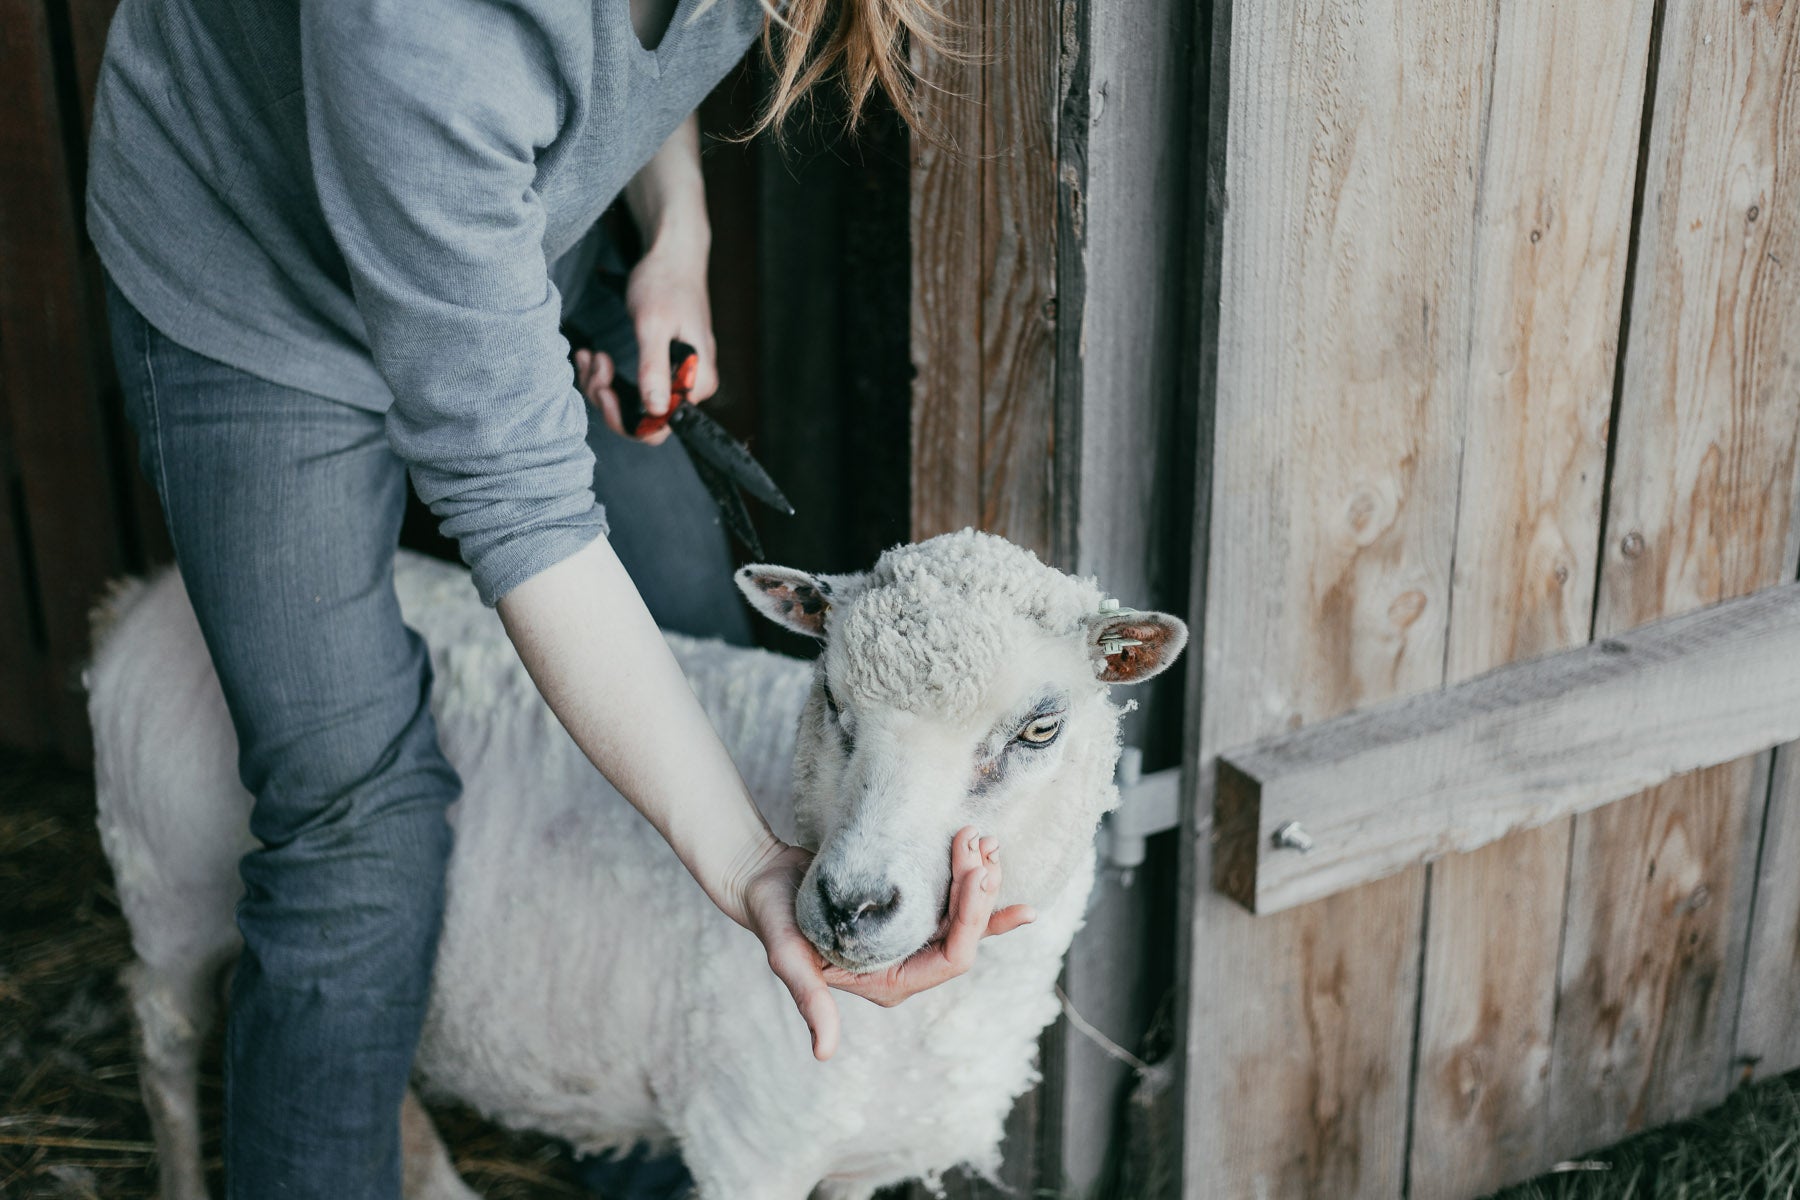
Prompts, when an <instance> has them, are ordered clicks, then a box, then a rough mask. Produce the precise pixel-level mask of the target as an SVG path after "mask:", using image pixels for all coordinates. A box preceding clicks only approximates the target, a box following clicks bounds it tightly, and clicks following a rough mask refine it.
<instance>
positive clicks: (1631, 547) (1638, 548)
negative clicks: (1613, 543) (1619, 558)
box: [1619, 529, 1644, 558]
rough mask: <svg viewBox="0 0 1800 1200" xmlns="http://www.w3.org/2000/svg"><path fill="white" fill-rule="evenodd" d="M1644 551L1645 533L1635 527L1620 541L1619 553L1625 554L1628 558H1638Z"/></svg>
mask: <svg viewBox="0 0 1800 1200" xmlns="http://www.w3.org/2000/svg"><path fill="white" fill-rule="evenodd" d="M1643 552H1644V535H1643V534H1641V533H1639V532H1638V531H1637V530H1635V529H1634V530H1632V531H1631V532H1630V533H1628V534H1626V535H1625V537H1624V538H1623V539H1622V540H1621V541H1620V542H1619V553H1621V554H1623V555H1624V556H1625V557H1626V558H1636V557H1637V556H1638V555H1640V554H1642V553H1643Z"/></svg>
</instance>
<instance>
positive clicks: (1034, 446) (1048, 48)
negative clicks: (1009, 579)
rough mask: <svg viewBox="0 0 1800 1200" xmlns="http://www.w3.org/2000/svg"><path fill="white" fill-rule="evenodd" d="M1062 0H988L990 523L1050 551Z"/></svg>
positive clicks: (984, 510)
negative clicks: (1055, 0) (1022, 0)
mask: <svg viewBox="0 0 1800 1200" xmlns="http://www.w3.org/2000/svg"><path fill="white" fill-rule="evenodd" d="M1059 15H1060V14H1059V11H1058V8H1057V7H1053V6H1050V5H1020V4H1007V3H1002V2H1000V0H988V3H987V14H986V21H987V23H988V28H989V30H990V33H989V36H990V37H991V38H992V42H991V46H992V55H993V61H992V63H991V64H990V65H989V67H988V69H987V71H986V78H987V84H986V87H985V89H984V90H985V92H986V94H987V103H986V104H984V105H983V106H982V110H981V112H982V123H983V137H982V144H983V146H984V159H985V161H984V162H983V164H982V171H981V178H982V187H981V212H982V235H981V242H982V260H983V278H982V284H981V293H980V299H981V525H982V527H983V528H984V529H990V530H992V531H993V532H995V533H999V534H1004V535H1005V536H1006V537H1008V538H1010V539H1011V540H1012V541H1014V542H1017V543H1018V544H1019V545H1021V546H1027V547H1029V548H1031V549H1033V550H1035V551H1037V552H1038V554H1040V555H1042V556H1046V557H1048V556H1049V555H1050V553H1051V549H1052V544H1051V543H1052V534H1051V524H1052V511H1053V510H1052V502H1053V497H1052V492H1051V472H1050V465H1051V448H1052V446H1053V445H1054V439H1055V429H1056V420H1055V402H1056V383H1055V375H1056V238H1055V235H1054V230H1055V229H1056V212H1057V185H1056V151H1057V145H1056V142H1057V138H1056V115H1057V108H1058V102H1059V99H1060V97H1059V95H1058V89H1057V83H1058V80H1057V69H1058V63H1059V60H1060V53H1061V48H1062V37H1061V22H1060V21H1059V20H1058V17H1059Z"/></svg>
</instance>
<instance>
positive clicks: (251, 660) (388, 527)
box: [108, 291, 459, 1200]
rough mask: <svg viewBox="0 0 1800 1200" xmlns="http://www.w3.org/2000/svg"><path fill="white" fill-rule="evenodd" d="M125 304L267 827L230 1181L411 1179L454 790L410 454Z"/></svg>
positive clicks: (129, 367)
mask: <svg viewBox="0 0 1800 1200" xmlns="http://www.w3.org/2000/svg"><path fill="white" fill-rule="evenodd" d="M108 310H109V314H110V316H111V320H112V329H113V337H114V349H115V356H116V360H117V363H118V369H119V374H120V378H121V381H122V383H123V385H124V390H125V396H126V407H127V412H128V414H129V415H130V417H131V420H132V422H133V424H134V425H135V426H136V427H137V429H138V433H139V437H140V439H141V445H142V448H143V457H144V465H145V468H146V471H147V472H148V473H149V475H150V477H151V479H152V481H153V482H154V484H155V486H156V490H157V492H158V493H159V495H160V496H161V498H162V502H163V508H164V513H165V516H166V517H167V520H168V525H169V531H170V537H171V540H172V542H173V544H174V547H175V555H176V560H177V563H178V565H179V567H180V570H181V573H182V578H183V580H184V581H185V582H186V584H187V588H188V592H189V595H190V596H191V597H192V599H193V603H194V609H195V612H196V614H197V615H198V617H199V619H200V625H201V629H202V631H203V632H204V634H205V637H206V644H207V647H208V649H209V650H210V651H211V654H212V659H213V663H214V666H215V667H216V669H217V671H218V675H219V680H220V683H221V685H222V687H223V689H224V692H225V699H226V703H227V705H228V707H229V708H230V711H231V716H232V721H233V723H234V725H235V726H236V729H237V734H238V741H239V758H238V767H239V773H240V775H241V776H242V778H243V781H244V784H245V786H246V787H247V788H248V789H249V790H250V792H251V794H252V796H253V797H254V805H253V807H252V810H251V822H250V823H251V830H252V832H253V833H254V834H255V835H256V837H257V838H258V840H259V841H260V843H261V848H259V849H257V850H255V851H253V852H251V853H250V854H248V855H246V856H245V858H244V859H243V862H242V864H241V866H240V872H241V874H242V876H243V879H244V883H245V887H246V893H245V896H244V899H243V901H242V902H241V903H240V905H239V907H238V912H237V921H238V927H239V929H240V930H241V931H242V933H243V936H244V953H243V957H242V959H241V960H240V962H239V965H238V969H237V973H236V976H235V979H234V982H233V985H232V994H231V1006H230V1014H229V1019H228V1022H227V1028H226V1049H225V1082H226V1096H225V1102H226V1126H225V1160H226V1184H227V1193H228V1195H229V1196H230V1197H233V1198H234V1200H270V1198H273V1197H295V1198H313V1197H317V1198H319V1200H326V1198H330V1200H363V1198H368V1200H395V1198H397V1197H398V1196H399V1194H400V1156H399V1148H400V1138H399V1114H400V1104H401V1100H402V1097H403V1096H404V1093H405V1088H406V1083H407V1076H408V1073H409V1071H410V1069H411V1064H412V1057H413V1052H414V1049H415V1047H416V1045H417V1041H418V1036H419V1029H420V1026H421V1024H422V1022H423V1019H424V1011H425V1002H426V995H427V991H428V987H429V983H430V976H431V966H432V960H433V956H434V954H435V951H436V943H437V935H438V930H439V927H440V924H441V918H442V912H443V881H444V868H445V864H446V861H447V859H448V857H449V852H450V839H451V831H450V827H449V825H448V823H447V821H446V820H445V809H446V808H447V806H448V805H449V804H450V803H451V802H452V801H453V800H455V799H456V797H457V795H458V789H459V783H458V780H457V777H456V774H455V772H454V771H453V770H452V768H451V767H450V765H449V763H448V762H446V761H445V759H444V757H443V755H442V753H441V752H440V751H439V748H438V745H437V737H436V731H435V728H434V726H433V723H432V719H431V714H430V710H429V708H428V707H427V699H428V697H429V694H430V686H431V670H430V664H429V659H428V658H427V656H426V653H425V647H424V643H423V641H422V640H421V639H420V638H419V637H418V635H417V634H415V633H414V632H413V631H412V630H410V629H408V628H407V627H406V625H405V624H404V623H403V622H402V620H401V617H400V610H399V605H398V602H397V600H396V598H395V595H394V585H393V556H394V547H395V542H396V539H397V537H398V532H399V523H400V517H401V512H402V508H403V503H404V500H405V495H406V492H405V487H406V482H405V471H404V467H403V464H402V463H401V462H400V461H399V460H398V459H397V458H396V457H395V456H394V454H393V453H392V451H391V450H390V449H389V448H388V445H387V441H386V438H385V436H384V434H383V421H382V418H381V416H380V415H379V414H374V413H368V412H364V411H361V410H358V409H355V408H351V407H349V406H346V405H342V404H338V403H335V402H333V401H329V400H325V399H322V398H320V397H316V396H312V395H309V394H307V393H303V392H298V391H294V390H291V389H288V388H283V387H278V386H276V385H274V384H270V383H267V382H265V381H263V380H260V379H257V378H255V377H253V376H250V375H247V374H245V373H243V372H241V371H238V370H235V369H234V368H231V367H227V366H225V365H224V364H222V363H218V362H215V361H213V360H211V359H207V358H204V357H202V356H200V355H198V354H194V353H192V352H190V351H188V350H185V349H183V348H182V347H180V346H177V345H176V344H174V343H173V342H170V341H169V340H168V339H166V338H164V337H163V336H162V335H161V334H159V333H158V332H157V331H156V330H154V329H153V328H151V327H150V326H149V325H147V324H146V323H145V322H144V321H143V319H142V318H141V317H140V316H138V314H136V313H135V312H134V311H133V310H132V309H131V307H130V305H129V304H128V303H127V302H126V301H125V300H124V299H123V297H122V296H119V295H118V293H117V292H116V291H109V304H108Z"/></svg>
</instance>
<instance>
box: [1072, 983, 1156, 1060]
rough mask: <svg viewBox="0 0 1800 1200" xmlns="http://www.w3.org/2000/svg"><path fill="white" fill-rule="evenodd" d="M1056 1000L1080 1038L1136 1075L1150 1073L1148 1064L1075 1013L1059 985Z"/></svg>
mask: <svg viewBox="0 0 1800 1200" xmlns="http://www.w3.org/2000/svg"><path fill="white" fill-rule="evenodd" d="M1056 998H1057V999H1058V1000H1059V1001H1061V1002H1062V1010H1063V1016H1065V1017H1067V1018H1069V1024H1070V1025H1073V1026H1074V1027H1075V1032H1077V1033H1079V1034H1080V1035H1081V1036H1082V1037H1084V1038H1086V1039H1087V1040H1088V1041H1090V1042H1092V1043H1094V1045H1096V1046H1098V1047H1100V1049H1101V1050H1103V1051H1105V1052H1106V1053H1107V1054H1108V1055H1110V1056H1111V1057H1113V1058H1116V1059H1118V1060H1119V1061H1120V1062H1122V1063H1124V1064H1125V1065H1126V1066H1128V1067H1130V1068H1131V1069H1132V1070H1134V1071H1136V1072H1137V1073H1138V1074H1140V1075H1148V1074H1149V1073H1150V1070H1151V1067H1150V1064H1149V1063H1147V1062H1145V1061H1144V1060H1143V1059H1141V1058H1139V1057H1138V1056H1137V1055H1135V1054H1133V1053H1132V1052H1131V1051H1129V1050H1127V1049H1126V1048H1125V1047H1123V1046H1121V1045H1119V1043H1117V1042H1115V1041H1113V1040H1112V1039H1111V1038H1109V1037H1107V1036H1106V1035H1105V1034H1104V1033H1101V1032H1100V1031H1099V1030H1098V1029H1096V1028H1094V1026H1093V1025H1092V1024H1090V1023H1089V1021H1088V1019H1087V1018H1086V1017H1084V1016H1082V1015H1081V1014H1080V1013H1078V1012H1076V1011H1075V1006H1074V1005H1073V1004H1071V1003H1070V1002H1069V997H1068V994H1067V993H1065V992H1064V991H1063V990H1062V985H1061V984H1060V983H1059V984H1057V985H1056Z"/></svg>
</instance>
